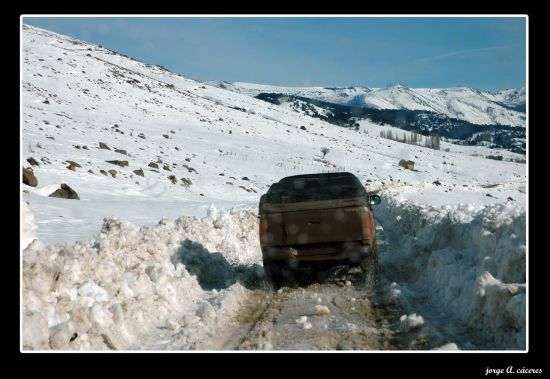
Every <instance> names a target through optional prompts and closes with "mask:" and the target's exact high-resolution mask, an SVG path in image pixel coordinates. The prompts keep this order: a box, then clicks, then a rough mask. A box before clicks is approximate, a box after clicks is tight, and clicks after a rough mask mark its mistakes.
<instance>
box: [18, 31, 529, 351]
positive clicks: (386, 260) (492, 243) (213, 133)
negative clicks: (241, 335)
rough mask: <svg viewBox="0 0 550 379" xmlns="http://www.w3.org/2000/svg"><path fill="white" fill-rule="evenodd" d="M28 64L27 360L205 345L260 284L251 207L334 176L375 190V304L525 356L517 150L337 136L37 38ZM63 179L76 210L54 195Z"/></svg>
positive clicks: (122, 61)
mask: <svg viewBox="0 0 550 379" xmlns="http://www.w3.org/2000/svg"><path fill="white" fill-rule="evenodd" d="M22 54H23V60H24V61H23V79H22V101H23V109H22V120H21V128H22V135H23V139H22V155H21V166H23V167H31V165H30V164H29V163H28V161H27V159H28V158H31V157H32V158H34V159H35V160H36V161H37V162H38V163H39V166H33V167H32V168H33V172H34V175H35V176H36V178H37V180H38V185H37V186H36V187H31V186H27V185H22V195H21V196H22V198H21V204H22V211H21V212H22V214H21V226H22V229H23V234H22V238H21V244H22V250H23V251H22V270H23V283H22V287H23V297H22V301H23V302H22V304H23V307H22V317H23V323H22V334H23V343H22V347H23V349H24V350H29V349H35V350H36V349H38V350H42V349H61V350H90V349H122V350H124V349H130V350H134V349H139V348H140V347H139V346H140V345H143V341H148V342H147V344H146V345H147V346H149V347H150V348H152V349H163V348H170V349H184V350H187V349H196V348H201V346H202V345H201V344H200V343H201V340H202V339H204V338H206V336H208V335H214V334H216V333H218V332H219V331H220V330H223V329H224V328H225V327H226V326H227V323H228V322H230V321H229V320H230V319H231V317H233V316H234V315H236V314H237V313H238V312H239V309H240V308H241V306H242V305H243V304H244V303H245V302H246V301H247V299H249V298H250V294H251V293H252V292H254V291H257V290H263V289H264V287H265V282H264V278H263V268H262V267H261V252H260V248H259V241H258V238H257V230H258V229H257V218H256V215H257V204H258V201H259V197H260V196H261V195H262V194H263V193H265V191H266V190H267V188H268V187H269V185H270V184H271V183H273V182H275V181H278V180H279V179H280V178H282V177H284V176H288V175H294V174H305V173H314V172H333V171H349V172H352V173H354V174H355V175H357V177H358V178H359V179H360V180H361V182H362V183H364V184H365V185H366V187H367V190H369V191H378V194H379V195H380V196H381V197H382V202H383V203H382V204H381V205H380V206H379V207H378V208H377V209H376V210H375V219H376V222H377V224H378V228H379V243H380V247H381V257H380V258H381V272H382V275H383V277H384V283H385V287H384V288H383V293H384V294H385V296H386V298H387V301H388V302H390V303H392V302H393V303H395V304H397V305H398V306H399V307H400V309H402V310H403V311H404V312H405V313H404V314H403V315H404V316H405V317H404V318H403V320H402V322H403V325H408V327H407V328H412V329H418V328H419V327H420V328H425V330H426V333H439V334H442V335H443V336H444V339H445V341H447V342H448V343H449V344H450V345H448V346H447V347H449V346H451V347H456V348H458V349H497V350H499V349H500V350H502V349H513V350H523V349H525V347H526V332H525V328H526V297H527V296H526V294H527V291H526V255H527V248H526V207H527V181H526V179H527V178H526V165H525V164H521V163H514V162H509V161H506V159H507V158H512V159H514V158H521V156H519V155H517V154H513V153H506V152H504V153H503V152H501V151H495V150H491V149H487V148H476V147H464V146H457V145H451V144H446V143H444V142H443V143H442V146H441V148H442V150H432V149H428V148H424V147H420V146H413V145H408V144H403V143H400V142H396V141H391V140H387V139H383V138H381V137H380V128H390V127H389V126H378V125H374V124H370V123H368V122H362V123H361V127H360V130H359V131H355V130H349V129H344V128H341V127H337V126H335V125H331V124H328V123H325V122H322V121H321V120H318V119H314V118H310V117H307V116H305V115H301V114H298V113H296V112H293V111H292V110H289V109H285V108H283V107H277V106H275V105H272V104H269V103H266V102H263V101H261V100H258V99H254V98H252V97H250V96H247V95H245V94H239V93H235V92H230V91H227V90H224V89H221V88H216V87H212V86H210V85H207V84H203V83H200V82H196V81H193V80H191V79H188V78H185V77H182V76H179V75H176V74H173V73H170V72H168V71H165V70H163V69H162V68H159V67H156V66H151V65H147V64H144V63H141V62H138V61H135V60H132V59H129V58H127V57H124V56H121V55H118V54H115V53H113V52H111V51H109V50H107V49H105V48H101V47H98V46H95V45H91V44H87V43H86V42H84V41H78V40H74V39H71V38H69V37H65V36H61V35H59V34H55V33H51V32H48V31H45V30H42V29H38V28H33V27H27V26H26V27H25V28H24V29H23V51H22ZM100 142H102V143H105V144H107V145H108V146H109V148H110V150H107V149H100V148H99V144H100ZM321 147H327V148H329V149H330V150H329V152H328V154H327V155H326V156H325V157H324V158H322V154H321V153H320V149H321ZM115 149H118V152H117V151H115ZM445 149H449V150H448V151H445ZM487 155H504V158H505V160H503V161H496V160H492V159H486V158H485V156H487ZM401 159H405V160H412V161H414V162H415V166H414V168H415V170H414V171H413V170H406V169H404V168H403V167H400V166H399V165H398V163H399V161H400V160H401ZM68 160H70V161H72V162H75V163H78V165H79V166H80V167H76V168H75V169H74V171H73V170H69V169H68V168H67V166H69V163H70V162H68ZM110 160H119V161H127V162H128V165H127V166H125V167H121V166H118V165H114V164H112V163H108V162H107V161H110ZM151 163H156V164H157V165H158V168H155V167H151V166H150V164H151ZM112 169H114V170H116V171H117V173H116V175H115V176H114V177H113V176H112V175H111V174H108V173H107V175H103V174H101V173H100V170H104V171H108V170H112ZM140 169H141V170H143V174H144V176H139V175H138V174H136V173H135V172H134V171H135V170H140ZM90 171H91V172H90ZM171 175H174V176H175V180H176V183H175V184H174V183H173V182H172V181H171V179H170V178H169V177H170V176H171ZM182 179H186V180H190V183H191V184H189V181H186V182H184V181H182ZM62 183H65V184H67V185H69V186H70V187H71V188H72V189H73V190H75V191H76V192H77V193H78V196H79V198H80V200H69V199H61V198H53V197H49V194H51V193H52V192H53V191H55V189H57V188H59V186H60V185H61V184H62ZM33 241H34V242H33ZM445 325H460V328H459V327H458V326H457V327H456V328H454V329H453V328H451V329H449V330H447V327H446V326H445ZM153 330H162V331H163V332H162V333H160V334H161V335H163V336H165V337H166V338H167V339H168V340H169V343H168V342H162V341H161V340H160V339H158V338H156V337H155V335H156V334H155V333H152V331H153ZM422 330H424V329H422ZM432 330H434V331H435V332H433V331H432ZM453 344H454V345H453ZM266 346H268V345H266ZM442 346H443V344H442ZM410 348H412V349H414V348H419V347H417V346H416V347H415V346H411V347H410Z"/></svg>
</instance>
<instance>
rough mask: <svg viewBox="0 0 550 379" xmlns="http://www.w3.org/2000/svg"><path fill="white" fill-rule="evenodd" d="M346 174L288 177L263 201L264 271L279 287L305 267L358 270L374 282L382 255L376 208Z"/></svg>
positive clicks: (374, 200)
mask: <svg viewBox="0 0 550 379" xmlns="http://www.w3.org/2000/svg"><path fill="white" fill-rule="evenodd" d="M379 202H380V197H379V196H377V195H369V194H368V193H367V192H366V190H365V188H364V187H363V185H362V184H361V182H360V181H359V179H357V177H356V176H355V175H353V174H351V173H348V172H338V173H327V174H309V175H296V176H289V177H286V178H283V179H281V180H280V181H279V182H277V183H274V184H273V185H272V186H271V187H270V188H269V190H268V192H267V193H266V194H264V195H263V196H262V197H261V198H260V207H259V209H260V214H259V219H260V222H259V229H260V231H259V234H260V245H261V248H262V256H263V263H264V270H265V273H266V276H267V277H268V279H270V281H271V282H272V283H273V284H274V285H275V286H280V285H281V282H282V280H283V277H284V275H285V272H289V271H291V272H294V273H295V272H297V271H298V270H299V268H300V267H301V266H305V265H308V266H310V267H311V266H313V267H330V266H335V265H347V266H359V267H361V269H362V271H363V272H364V273H365V275H369V276H371V278H372V277H374V278H375V277H376V275H377V267H378V254H377V249H376V228H375V223H374V217H373V212H372V205H375V204H378V203H379Z"/></svg>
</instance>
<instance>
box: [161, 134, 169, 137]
mask: <svg viewBox="0 0 550 379" xmlns="http://www.w3.org/2000/svg"><path fill="white" fill-rule="evenodd" d="M162 136H163V137H164V138H170V136H169V135H168V134H163V135H162Z"/></svg>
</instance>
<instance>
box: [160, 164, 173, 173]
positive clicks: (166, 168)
mask: <svg viewBox="0 0 550 379" xmlns="http://www.w3.org/2000/svg"><path fill="white" fill-rule="evenodd" d="M162 169H163V170H166V171H172V169H170V166H168V165H167V164H164V166H162Z"/></svg>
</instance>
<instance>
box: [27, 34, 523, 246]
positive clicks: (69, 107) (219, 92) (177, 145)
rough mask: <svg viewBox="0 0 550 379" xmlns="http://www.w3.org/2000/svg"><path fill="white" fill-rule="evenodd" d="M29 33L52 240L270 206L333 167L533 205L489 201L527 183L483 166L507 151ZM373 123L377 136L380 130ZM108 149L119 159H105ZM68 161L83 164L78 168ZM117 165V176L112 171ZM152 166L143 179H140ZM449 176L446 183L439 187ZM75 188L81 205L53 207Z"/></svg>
mask: <svg viewBox="0 0 550 379" xmlns="http://www.w3.org/2000/svg"><path fill="white" fill-rule="evenodd" d="M23 37H24V43H23V59H24V65H23V83H22V85H23V88H22V91H23V114H22V129H23V141H22V147H23V158H24V159H27V158H30V157H33V158H34V159H36V160H37V161H38V162H39V164H40V166H39V167H34V173H35V175H36V177H37V179H38V187H37V188H36V189H35V188H33V187H28V186H25V187H26V191H28V192H29V194H28V195H27V194H25V199H26V200H27V201H29V203H30V208H31V210H32V211H33V213H34V214H35V217H36V219H37V224H38V229H37V235H38V237H39V238H40V239H42V240H44V241H51V242H54V241H59V242H61V241H75V240H79V239H82V238H88V237H91V236H92V235H93V234H94V233H96V232H97V230H98V228H99V227H100V225H101V224H102V220H103V218H104V217H108V216H116V217H120V218H123V219H126V220H128V221H132V222H136V223H138V224H142V225H145V224H147V225H153V224H154V223H156V222H157V220H158V219H160V218H162V217H163V216H169V217H172V218H176V217H179V216H181V215H182V213H183V212H186V213H188V214H190V213H192V214H196V215H204V213H205V210H206V208H207V207H208V205H209V204H210V203H211V202H212V203H215V204H217V205H218V206H220V207H222V208H223V207H224V206H225V207H227V206H233V205H238V204H246V205H256V204H257V201H258V199H259V197H260V195H261V194H262V193H263V192H265V190H266V189H267V188H268V186H269V185H270V184H271V183H273V182H274V181H277V180H279V179H280V178H281V177H283V176H287V175H292V174H301V173H312V172H319V171H335V170H347V171H351V172H354V173H355V174H356V175H357V176H358V177H359V178H360V179H361V180H362V181H363V182H364V183H366V184H367V185H369V186H373V187H374V186H378V185H382V183H384V185H387V184H390V183H391V182H397V181H399V182H402V183H407V184H408V185H409V186H411V191H410V192H412V193H415V192H417V191H416V189H415V188H418V185H421V186H424V187H425V186H426V185H428V187H430V188H431V187H433V190H432V191H433V194H434V196H432V197H430V199H429V201H430V202H438V203H457V202H469V201H473V202H480V203H490V202H495V201H497V198H498V201H502V200H503V199H504V200H505V199H506V198H507V197H508V196H511V197H512V198H513V199H514V201H518V203H519V204H523V203H524V201H523V200H524V198H525V195H524V194H522V193H519V194H518V193H517V191H516V190H515V187H513V189H512V192H510V193H509V194H505V193H502V194H498V196H497V198H490V197H486V196H485V193H486V192H487V191H499V190H501V188H503V187H497V190H486V189H484V188H482V187H481V185H485V184H491V183H501V184H504V183H517V182H519V181H520V180H521V178H524V175H525V166H524V165H522V164H515V163H509V162H498V161H494V160H487V159H483V156H486V155H495V154H497V153H498V152H494V151H491V150H489V149H486V150H483V149H480V150H475V151H476V153H475V154H477V155H480V157H473V156H471V155H472V153H468V154H469V155H464V154H462V151H467V150H468V149H467V148H465V147H460V146H455V145H448V146H447V145H446V144H444V145H443V146H442V148H448V149H449V150H450V151H449V152H444V151H434V150H430V149H426V148H422V147H416V146H411V145H404V144H401V143H398V142H394V141H388V140H385V139H381V138H380V137H379V136H378V135H373V134H372V133H371V134H368V133H361V132H360V133H357V132H355V131H351V130H347V129H343V128H339V127H335V126H334V125H331V124H328V123H325V122H323V121H321V120H318V119H314V118H311V117H308V116H306V115H301V114H298V113H296V112H294V111H292V110H289V109H284V108H281V107H278V106H275V105H271V104H267V103H266V102H264V101H261V100H258V99H254V98H251V97H249V96H246V95H242V94H239V93H235V92H231V91H227V90H223V89H219V88H215V87H212V86H208V85H203V84H202V83H199V82H196V81H193V80H191V79H188V78H185V77H182V76H180V75H176V74H173V73H170V72H168V71H165V70H163V69H161V68H159V67H156V66H150V65H147V64H144V63H141V62H138V61H135V60H132V59H129V58H127V57H124V56H121V55H118V54H116V53H114V52H112V51H109V50H107V49H104V48H100V47H98V46H94V45H90V44H86V43H85V42H82V41H77V40H74V39H71V38H68V37H64V36H61V35H58V34H55V33H50V32H47V31H44V30H40V29H37V28H31V27H27V28H25V29H24V36H23ZM362 125H363V126H362V130H364V131H365V132H368V131H369V130H370V129H371V128H373V127H374V126H373V125H372V124H369V123H368V122H362ZM302 127H303V128H302ZM304 129H305V130H304ZM100 142H103V143H105V144H107V145H108V146H109V147H110V149H111V150H106V149H100V148H99V143H100ZM323 146H326V147H328V148H329V149H330V153H329V154H328V155H327V157H326V160H322V159H320V148H321V147H323ZM115 149H118V150H119V151H121V150H124V151H125V152H126V154H127V155H125V154H121V153H118V152H115ZM511 156H513V154H512V155H511ZM400 159H411V160H414V161H415V162H416V168H417V169H418V171H416V172H413V171H404V170H402V169H401V168H400V167H399V166H398V165H397V164H398V162H399V160H400ZM68 160H70V161H73V162H76V163H78V164H79V165H80V166H81V167H77V168H76V169H75V171H72V170H69V169H67V167H68V166H69V162H68ZM111 160H120V161H127V162H128V166H126V167H119V166H117V165H114V164H112V163H108V162H107V161H111ZM45 162H50V164H48V163H45ZM151 162H157V163H158V165H159V168H158V169H154V168H152V167H149V164H150V163H151ZM161 162H162V163H161ZM22 164H24V165H27V166H28V163H27V162H26V161H24V162H22ZM163 167H164V168H166V170H165V169H164V168H163ZM111 169H114V170H116V171H117V174H116V177H112V176H111V175H110V174H108V175H107V176H105V175H102V174H101V173H100V170H104V171H108V170H111ZM140 169H141V170H143V172H144V176H143V177H141V176H138V175H137V174H135V173H134V170H140ZM90 171H91V172H90ZM171 175H175V176H176V179H177V184H172V182H171V180H170V179H169V176H171ZM182 178H184V179H189V180H191V184H190V185H188V186H186V185H185V183H183V182H182V181H181V179H182ZM436 179H438V180H439V181H440V182H442V183H443V185H442V186H438V187H436V186H433V185H431V184H430V183H431V182H433V181H434V180H436ZM367 181H368V182H367ZM61 183H66V184H67V185H69V186H70V187H71V188H72V189H74V190H75V191H76V192H77V193H78V195H79V197H80V200H66V199H58V198H50V197H47V195H48V194H49V193H51V192H53V190H54V189H55V188H56V186H59V184H61ZM518 185H519V184H518ZM48 186H50V187H48ZM465 186H467V187H465ZM449 189H450V190H451V191H452V192H451V191H449ZM438 199H440V200H438ZM76 220H79V221H76Z"/></svg>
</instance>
